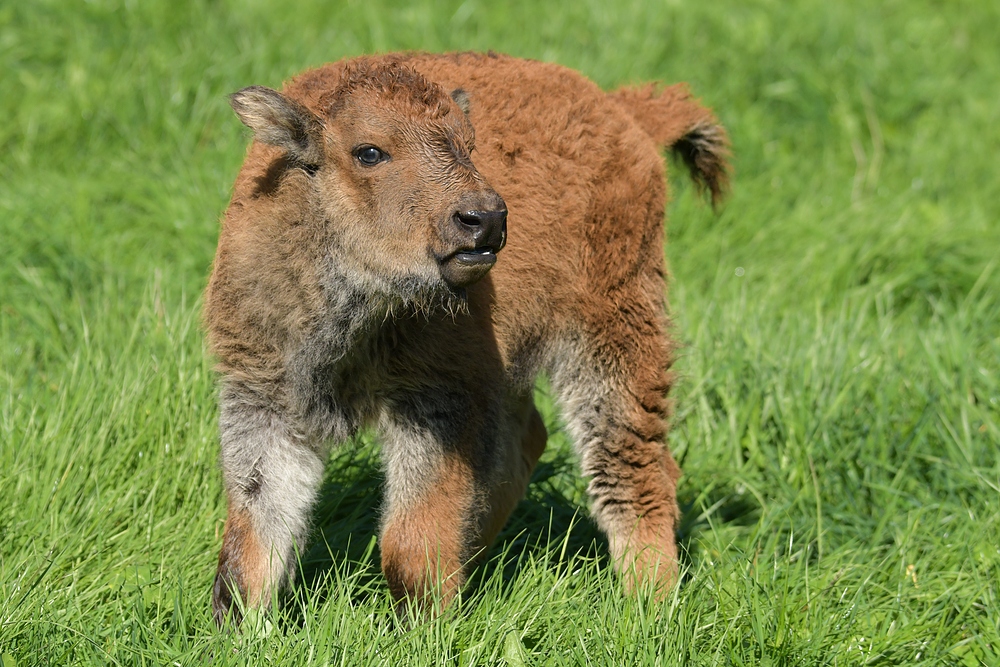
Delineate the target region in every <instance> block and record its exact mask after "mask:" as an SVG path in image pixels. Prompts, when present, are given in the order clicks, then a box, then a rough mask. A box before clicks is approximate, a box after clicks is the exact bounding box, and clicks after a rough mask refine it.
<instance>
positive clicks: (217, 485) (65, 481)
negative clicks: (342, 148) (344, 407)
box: [0, 0, 1000, 667]
mask: <svg viewBox="0 0 1000 667" xmlns="http://www.w3.org/2000/svg"><path fill="white" fill-rule="evenodd" d="M297 4H298V5H299V6H298V7H297V8H295V9H291V8H289V7H290V5H289V6H287V7H286V5H284V4H283V3H267V2H262V1H259V0H251V1H248V2H243V3H237V2H227V1H225V0H224V1H221V2H208V1H207V0H179V1H176V2H169V3H168V2H164V1H154V0H149V1H146V0H142V1H132V0H124V1H117V0H94V1H92V2H86V3H84V2H70V1H69V0H61V1H53V0H32V2H27V3H14V2H11V3H3V4H2V5H0V118H3V122H2V123H0V665H2V666H3V667H13V666H15V665H16V666H19V667H21V666H26V665H69V664H86V665H185V666H186V665H195V664H202V663H204V662H207V661H208V660H209V659H211V660H212V664H213V665H220V666H221V665H259V664H273V665H281V664H295V665H326V664H337V665H339V664H355V665H367V664H386V665H401V664H438V663H445V664H452V665H478V664H496V665H504V664H507V665H534V664H556V665H559V664H562V665H577V664H607V665H632V664H663V665H673V664H702V665H714V664H723V665H862V664H878V665H899V664H928V665H941V664H944V665H967V666H970V667H971V666H973V665H998V664H1000V549H998V547H1000V459H998V451H1000V178H998V170H997V168H996V164H997V155H998V148H1000V122H998V121H1000V97H998V93H1000V51H998V50H997V47H996V38H997V35H998V34H1000V3H996V2H994V1H991V0H982V1H980V2H971V1H970V2H950V3H940V2H930V1H925V0H905V1H904V0H897V1H894V2H880V3H871V2H834V3H831V2H822V1H820V0H801V1H799V2H792V3H789V2H780V1H778V0H756V1H755V2H752V3H740V2H735V1H733V0H725V1H723V2H717V3H681V2H675V1H663V2H636V1H631V0H623V2H620V3H607V2H605V1H604V0H600V1H599V0H581V1H580V2H577V3H565V5H564V6H556V5H555V3H552V5H551V6H549V7H546V6H544V5H543V4H541V3H535V2H527V1H525V0H514V1H512V2H507V3H497V2H485V1H484V0H466V1H465V2H462V3H459V2H441V3H439V2H430V1H429V0H416V1H414V2H403V1H399V2H392V1H388V0H356V1H351V2H346V3H331V2H318V1H311V2H301V3H297ZM490 48H492V49H495V50H498V51H505V52H509V53H512V54H515V55H519V56H525V57H532V58H538V59H542V60H549V61H556V62H559V63H562V64H565V65H568V66H570V67H573V68H576V69H579V70H581V71H583V72H584V73H585V74H587V75H588V76H589V77H591V78H592V79H594V80H595V81H597V82H598V83H600V84H601V85H603V86H606V87H612V86H615V85H620V84H623V83H628V82H638V81H646V80H662V81H665V82H672V81H678V80H685V81H689V82H690V83H691V85H692V87H693V89H694V90H695V91H696V93H697V94H698V95H699V96H701V97H702V99H703V100H704V101H705V102H706V103H707V104H709V105H710V106H712V107H714V108H715V109H716V110H717V112H718V115H719V117H720V118H721V119H722V121H723V122H724V123H725V124H726V125H727V127H728V128H729V130H730V133H731V135H732V139H733V147H734V154H735V168H736V172H735V179H734V183H733V189H732V196H731V197H730V198H729V200H728V202H727V203H726V205H725V206H724V207H723V208H722V209H720V211H719V212H718V213H713V212H712V210H711V209H710V207H708V206H706V205H705V204H704V203H703V202H702V201H700V200H699V199H698V197H697V195H696V193H695V192H694V191H693V189H692V188H691V187H689V185H688V184H687V183H686V176H685V175H684V174H683V173H682V170H681V169H679V168H677V166H676V165H674V166H673V167H672V168H671V176H672V182H673V191H674V199H673V201H672V202H671V204H670V205H669V207H668V215H669V223H668V235H669V238H670V240H669V243H668V246H667V254H668V256H669V259H670V263H671V268H672V273H673V278H672V285H671V297H670V298H671V311H672V316H673V318H674V320H675V323H676V336H677V338H678V340H679V341H680V342H681V343H682V349H681V352H680V358H679V360H678V363H677V368H678V371H679V378H680V381H679V384H678V386H677V387H676V389H675V392H674V397H675V399H676V415H675V419H674V427H673V431H672V435H671V440H670V444H671V447H672V448H673V451H674V452H675V454H676V456H677V458H678V460H679V461H680V462H681V464H682V466H683V468H684V472H685V477H684V478H683V479H682V481H681V486H680V490H679V493H680V500H681V503H682V506H683V509H684V511H685V518H684V521H683V525H682V526H681V530H680V535H679V539H680V542H681V545H682V551H683V566H684V568H685V575H684V580H683V583H682V585H681V586H680V587H679V588H677V589H676V591H675V592H674V594H673V596H672V597H671V598H670V599H668V600H666V601H664V602H663V603H662V604H653V603H650V602H648V601H642V600H635V599H628V598H624V597H623V596H622V594H621V590H620V586H619V583H618V581H617V579H616V578H615V576H614V575H613V573H611V572H610V568H609V567H608V563H607V553H606V546H605V544H604V542H603V541H602V539H603V538H602V537H601V536H600V534H599V532H598V531H597V529H596V528H595V527H594V525H593V524H592V523H591V522H590V520H589V519H588V518H587V513H586V499H585V495H584V489H585V481H583V480H581V479H579V478H578V476H577V474H576V472H575V462H574V460H573V457H572V454H571V448H570V446H569V443H568V441H567V439H566V437H565V435H564V434H563V433H562V432H561V431H560V430H559V426H558V424H559V416H558V414H557V413H556V411H555V410H553V409H552V404H551V400H550V398H549V397H548V394H547V392H546V390H545V386H544V384H540V385H539V389H538V399H539V403H540V404H541V405H542V406H543V407H545V414H546V419H547V420H548V422H549V427H550V430H551V431H552V436H551V438H550V441H549V449H548V451H547V452H546V454H545V456H544V458H543V461H542V464H541V465H540V466H539V469H538V471H537V473H536V474H535V477H534V480H533V483H532V485H531V487H530V490H529V492H528V496H527V498H526V499H525V501H524V502H523V503H522V504H521V505H520V507H519V508H518V509H517V511H516V512H515V516H514V517H513V519H512V521H511V523H510V525H509V526H508V527H507V528H506V530H505V531H504V533H503V534H502V536H501V538H502V539H501V541H500V542H499V543H498V545H497V546H496V547H495V549H494V550H493V552H492V559H491V561H490V562H489V564H488V565H487V566H486V567H484V568H483V569H482V570H481V571H480V572H479V573H478V574H477V576H476V578H475V580H474V582H473V585H472V586H471V587H470V588H469V590H468V591H467V592H466V595H465V597H464V599H463V600H462V604H461V605H460V607H459V608H458V609H457V610H456V613H454V614H451V615H449V616H447V617H445V618H442V619H439V620H437V621H434V622H431V623H426V624H423V625H418V626H416V627H415V628H414V629H412V630H409V631H405V630H403V629H401V628H400V627H399V626H398V624H397V623H396V621H395V619H394V616H393V613H392V610H391V604H390V601H389V597H388V591H387V589H386V586H385V583H384V580H383V579H382V578H381V574H380V571H379V567H378V548H377V545H376V544H375V542H374V540H373V534H374V530H375V525H376V522H377V516H378V507H379V503H380V491H379V486H380V479H381V473H380V468H379V459H378V447H377V443H374V442H372V441H371V439H370V438H364V437H363V438H360V439H359V440H358V442H355V443H351V444H349V445H347V446H345V447H344V448H342V449H340V450H338V451H337V452H336V453H335V454H334V456H333V460H332V461H331V464H330V466H329V468H328V472H327V479H326V483H325V485H324V489H323V495H322V501H321V503H320V506H319V508H318V512H317V515H316V531H315V539H314V540H313V542H312V543H311V546H310V547H309V549H308V550H307V551H306V552H305V553H304V554H303V570H304V574H303V577H302V578H301V579H300V582H299V584H298V585H297V586H296V588H295V590H294V592H293V594H292V595H291V596H290V597H289V598H288V600H287V601H286V602H285V604H284V606H283V607H282V609H281V611H279V612H273V613H269V614H266V615H261V616H257V617H254V618H251V619H250V620H249V622H248V623H247V625H246V631H245V632H244V633H243V634H241V635H228V634H222V633H219V632H218V631H216V629H215V627H214V625H213V624H212V621H211V617H210V613H209V598H210V586H211V580H212V576H213V574H214V567H215V558H216V556H217V553H218V548H219V545H220V529H221V524H222V520H223V518H224V514H225V507H224V498H223V495H222V489H221V474H220V472H219V468H218V463H217V442H216V439H217V436H216V428H217V427H216V419H217V417H216V401H215V389H214V378H213V375H212V370H211V368H212V361H211V359H209V358H207V356H206V353H205V350H204V347H203V344H202V334H201V331H200V325H199V309H200V301H201V297H200V294H201V291H202V289H203V287H204V284H205V279H206V277H207V275H208V271H209V268H210V263H211V260H212V255H213V252H214V246H215V238H216V234H217V230H218V219H219V216H220V213H221V212H222V210H223V209H224V207H225V205H226V202H227V199H228V194H229V188H230V186H231V184H232V181H233V178H234V176H235V174H236V170H237V169H238V167H239V164H240V161H241V159H242V157H243V151H244V147H245V145H246V143H247V139H248V136H247V132H246V131H245V129H244V128H243V127H242V126H241V125H240V124H239V122H238V121H237V119H236V118H235V117H234V116H233V114H232V112H231V111H230V109H229V107H228V105H227V103H226V99H225V95H226V94H228V93H230V92H232V91H234V90H236V89H238V88H241V87H243V86H245V85H250V84H264V85H270V86H278V85H280V83H281V81H282V80H283V79H285V78H287V77H288V76H291V75H292V74H294V73H296V72H298V71H300V70H302V69H304V68H306V67H309V66H312V65H317V64H320V63H323V62H326V61H330V60H335V59H338V58H341V57H343V56H347V55H356V54H361V53H369V52H373V51H384V50H395V49H426V50H435V51H436V50H454V49H482V50H485V49H490ZM501 261H502V259H501Z"/></svg>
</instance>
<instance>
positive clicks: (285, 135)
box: [229, 86, 323, 166]
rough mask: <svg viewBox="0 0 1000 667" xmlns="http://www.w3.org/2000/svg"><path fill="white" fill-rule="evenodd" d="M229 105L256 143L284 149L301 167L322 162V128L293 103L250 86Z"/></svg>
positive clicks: (316, 119)
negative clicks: (255, 139) (301, 164)
mask: <svg viewBox="0 0 1000 667" xmlns="http://www.w3.org/2000/svg"><path fill="white" fill-rule="evenodd" d="M229 104H230V106H232V107H233V111H235V112H236V115H237V116H239V117H240V120H241V121H243V124H244V125H246V126H247V127H249V128H250V129H251V130H253V131H254V135H255V136H256V137H257V139H258V140H260V141H262V142H264V143H265V144H270V145H272V146H277V147H279V148H284V149H285V150H286V151H287V152H288V156H289V157H291V158H292V159H294V160H297V161H299V162H302V163H303V164H307V165H312V166H319V165H320V164H321V163H322V162H323V125H322V123H321V122H320V120H319V119H318V118H317V117H316V116H315V115H314V114H313V113H312V112H311V111H309V109H306V108H305V107H304V106H302V105H301V104H299V103H298V102H296V101H295V100H290V99H288V98H287V97H285V96H284V95H282V94H281V93H279V92H278V91H276V90H271V89H270V88H266V87H264V86H250V87H249V88H244V89H243V90H240V91H238V92H235V93H233V94H232V95H230V96H229Z"/></svg>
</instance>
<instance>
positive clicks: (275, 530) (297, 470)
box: [212, 391, 323, 625]
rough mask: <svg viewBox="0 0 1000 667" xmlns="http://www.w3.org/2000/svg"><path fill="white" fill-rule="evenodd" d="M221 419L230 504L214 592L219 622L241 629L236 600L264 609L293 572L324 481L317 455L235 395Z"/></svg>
mask: <svg viewBox="0 0 1000 667" xmlns="http://www.w3.org/2000/svg"><path fill="white" fill-rule="evenodd" d="M221 407H222V410H221V416H220V419H219V425H220V430H221V442H222V472H223V478H224V482H225V487H226V496H227V498H228V502H229V511H228V515H227V517H226V528H225V532H224V535H223V538H222V551H221V552H220V553H219V566H218V570H217V572H216V575H215V584H214V587H213V590H212V611H213V615H214V617H215V621H216V623H218V624H219V625H222V624H223V623H224V622H225V621H226V619H227V618H229V619H230V620H232V621H233V622H234V623H236V624H238V623H239V622H240V620H241V619H240V612H239V609H238V607H237V605H236V600H235V596H237V595H238V596H239V597H240V598H241V599H242V601H243V603H244V604H245V605H247V606H248V607H266V606H267V605H268V604H270V602H271V596H272V594H273V593H274V592H275V591H276V590H277V589H278V588H280V587H281V586H282V585H283V584H284V583H286V582H288V581H290V580H291V579H292V578H293V576H294V573H295V549H296V547H298V548H299V549H301V548H302V547H303V545H304V542H305V538H306V536H307V533H308V527H309V512H310V510H311V508H312V505H313V501H314V499H315V496H316V492H317V489H318V488H319V485H320V483H321V482H322V479H323V458H322V456H321V453H320V451H319V448H318V447H317V446H316V445H315V443H312V442H310V441H308V440H307V439H306V438H304V437H303V436H302V435H301V434H298V433H296V432H295V431H294V430H293V429H291V428H290V427H289V426H288V425H287V424H286V423H285V422H284V421H283V420H282V418H281V417H280V416H279V415H277V414H275V413H274V412H272V411H270V410H268V409H266V408H262V407H260V406H259V405H258V404H255V403H253V402H250V401H247V400H243V399H242V398H240V397H238V396H237V395H236V394H235V393H234V392H232V391H227V392H224V393H223V397H222V406H221Z"/></svg>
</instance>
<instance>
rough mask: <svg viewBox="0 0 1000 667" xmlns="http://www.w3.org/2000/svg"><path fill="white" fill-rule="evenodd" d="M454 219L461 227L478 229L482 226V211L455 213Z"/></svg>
mask: <svg viewBox="0 0 1000 667" xmlns="http://www.w3.org/2000/svg"><path fill="white" fill-rule="evenodd" d="M455 217H456V218H458V221H459V222H461V223H462V224H463V225H467V226H469V227H479V226H480V225H482V224H483V222H484V221H483V212H482V211H457V212H456V213H455Z"/></svg>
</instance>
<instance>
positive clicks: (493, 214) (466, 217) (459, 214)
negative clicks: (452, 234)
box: [455, 209, 507, 227]
mask: <svg viewBox="0 0 1000 667" xmlns="http://www.w3.org/2000/svg"><path fill="white" fill-rule="evenodd" d="M455 217H456V218H457V219H458V221H459V222H461V223H462V224H463V225H467V226H469V227H482V226H483V225H505V224H506V223H507V211H506V209H501V210H499V211H476V210H472V211H456V212H455Z"/></svg>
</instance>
